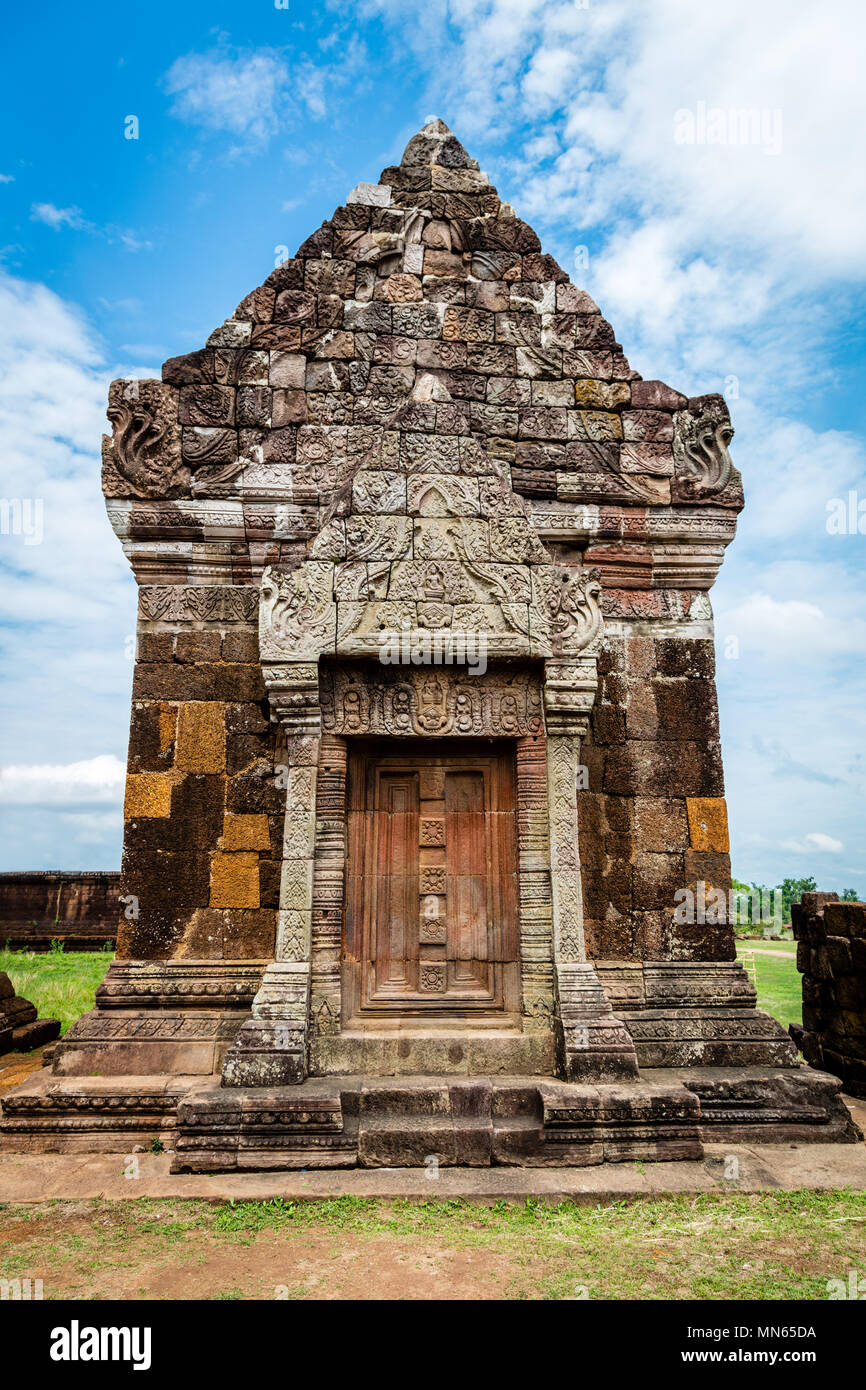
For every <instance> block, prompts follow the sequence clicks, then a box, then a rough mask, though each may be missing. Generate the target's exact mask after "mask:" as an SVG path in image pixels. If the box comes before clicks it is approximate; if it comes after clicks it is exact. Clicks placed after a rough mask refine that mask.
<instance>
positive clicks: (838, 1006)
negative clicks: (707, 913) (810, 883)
mask: <svg viewBox="0 0 866 1390" xmlns="http://www.w3.org/2000/svg"><path fill="white" fill-rule="evenodd" d="M791 925H792V927H793V928H794V936H795V938H796V940H797V943H798V944H797V969H798V970H799V971H800V972H801V974H802V976H803V1027H802V1028H800V1027H798V1026H797V1025H796V1024H794V1023H792V1024H791V1027H790V1029H789V1032H790V1034H791V1036H792V1038H793V1039H794V1041H795V1043H796V1044H797V1046H798V1047H799V1048H800V1051H801V1052H802V1053H803V1056H804V1057H805V1058H806V1061H807V1062H809V1063H811V1065H812V1066H814V1067H820V1068H821V1069H822V1070H823V1071H829V1072H832V1073H833V1075H834V1076H839V1077H841V1079H842V1081H843V1082H844V1084H845V1089H846V1091H848V1092H849V1094H850V1095H853V1096H866V903H843V902H840V901H839V899H838V896H837V895H836V894H835V893H804V894H803V900H802V902H800V903H794V905H793V907H792V909H791Z"/></svg>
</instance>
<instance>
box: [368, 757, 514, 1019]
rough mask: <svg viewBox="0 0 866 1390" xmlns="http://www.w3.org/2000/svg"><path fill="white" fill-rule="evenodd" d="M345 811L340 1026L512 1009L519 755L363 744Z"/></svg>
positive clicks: (510, 1010)
mask: <svg viewBox="0 0 866 1390" xmlns="http://www.w3.org/2000/svg"><path fill="white" fill-rule="evenodd" d="M379 746H380V748H381V746H382V745H381V744H380V745H379ZM392 746H393V745H392ZM348 806H349V811H348V815H349V862H348V874H347V899H346V923H345V938H344V954H343V960H344V990H343V997H344V1002H345V1010H346V1012H345V1020H344V1021H348V1020H349V1019H352V1018H359V1017H361V1016H364V1015H366V1016H367V1017H368V1021H369V1019H370V1016H375V1015H379V1016H380V1017H382V1016H386V1015H390V1016H409V1017H411V1016H427V1015H430V1014H442V1015H448V1014H451V1015H457V1016H464V1017H467V1016H469V1017H471V1016H472V1015H476V1016H483V1015H485V1014H490V1013H497V1014H500V1015H501V1014H502V1013H503V1012H507V1013H510V1012H513V1011H516V1009H517V999H518V993H519V962H518V955H519V936H518V928H517V851H516V826H515V807H514V771H513V755H512V754H509V753H506V752H491V751H490V750H489V748H485V749H484V751H483V752H480V753H479V754H478V755H473V754H472V753H467V752H465V751H464V750H463V749H461V750H460V751H459V752H455V751H451V750H448V751H446V750H444V749H443V752H442V753H439V751H438V750H434V751H432V752H431V751H430V744H427V745H426V746H425V747H423V751H421V750H419V749H418V748H417V746H416V745H411V744H407V745H406V751H405V752H404V751H403V750H402V749H400V748H398V750H397V751H396V752H388V753H386V754H385V755H384V756H383V755H382V754H381V752H376V751H375V750H373V749H372V748H370V747H369V746H367V745H361V746H359V747H358V749H357V751H356V752H355V753H354V755H353V756H352V758H351V760H350V772H349V802H348Z"/></svg>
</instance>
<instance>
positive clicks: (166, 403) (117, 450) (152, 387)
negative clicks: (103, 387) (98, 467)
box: [103, 380, 189, 498]
mask: <svg viewBox="0 0 866 1390" xmlns="http://www.w3.org/2000/svg"><path fill="white" fill-rule="evenodd" d="M106 414H107V415H108V418H109V420H110V421H111V423H112V425H113V427H114V434H113V436H112V438H111V439H110V440H106V448H105V450H104V462H105V468H104V470H103V489H104V491H105V494H106V496H109V497H124V496H126V497H129V496H132V497H152V498H157V497H180V496H183V495H186V494H188V492H189V468H188V467H187V466H186V465H185V464H184V463H183V460H182V458H181V450H180V425H179V424H178V418H177V393H176V391H175V390H174V389H173V388H172V387H171V386H169V385H167V384H166V383H165V382H162V381H122V380H121V381H113V382H112V383H111V387H110V388H109V394H108V409H107V411H106Z"/></svg>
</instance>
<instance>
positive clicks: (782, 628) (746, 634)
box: [717, 593, 866, 666]
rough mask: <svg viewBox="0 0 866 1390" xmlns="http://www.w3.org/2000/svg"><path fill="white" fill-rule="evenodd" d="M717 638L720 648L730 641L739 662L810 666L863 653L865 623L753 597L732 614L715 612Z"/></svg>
mask: <svg viewBox="0 0 866 1390" xmlns="http://www.w3.org/2000/svg"><path fill="white" fill-rule="evenodd" d="M717 635H718V638H719V641H720V642H723V641H726V640H727V639H728V638H729V637H730V636H735V637H736V638H737V639H738V642H739V644H740V653H739V655H740V658H741V659H745V660H749V661H751V660H754V659H756V658H757V659H759V660H762V661H766V662H769V663H773V664H775V665H776V666H778V664H779V663H782V662H785V663H796V664H803V665H806V666H814V665H815V663H816V662H822V661H827V660H830V659H832V658H835V657H842V658H845V659H848V658H850V657H852V656H857V655H859V654H860V653H861V652H862V651H863V650H864V649H866V618H863V617H857V616H849V615H847V614H845V613H840V612H838V611H834V610H833V609H831V608H829V607H828V608H827V609H825V608H822V607H821V606H820V605H819V604H817V603H812V602H809V601H807V600H804V599H799V598H787V599H777V598H774V597H773V596H772V595H771V594H768V593H753V594H749V595H748V596H747V597H746V598H744V599H743V600H742V602H741V603H739V604H738V605H737V606H736V607H735V608H730V609H722V610H721V611H720V612H719V614H718V622H717Z"/></svg>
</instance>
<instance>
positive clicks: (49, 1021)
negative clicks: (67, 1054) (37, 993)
mask: <svg viewBox="0 0 866 1390" xmlns="http://www.w3.org/2000/svg"><path fill="white" fill-rule="evenodd" d="M59 1036H60V1024H59V1022H58V1021H57V1019H56V1018H41V1019H40V1018H37V1013H36V1008H35V1007H34V1005H33V1004H31V1003H30V1001H29V1000H28V999H23V998H22V997H21V995H20V994H16V993H15V986H14V984H13V982H12V981H11V980H10V978H9V976H8V975H7V974H6V973H5V972H4V971H2V970H0V1053H3V1052H30V1051H31V1050H32V1049H33V1048H34V1047H41V1046H42V1045H43V1043H48V1042H53V1041H54V1039H55V1038H58V1037H59Z"/></svg>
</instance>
